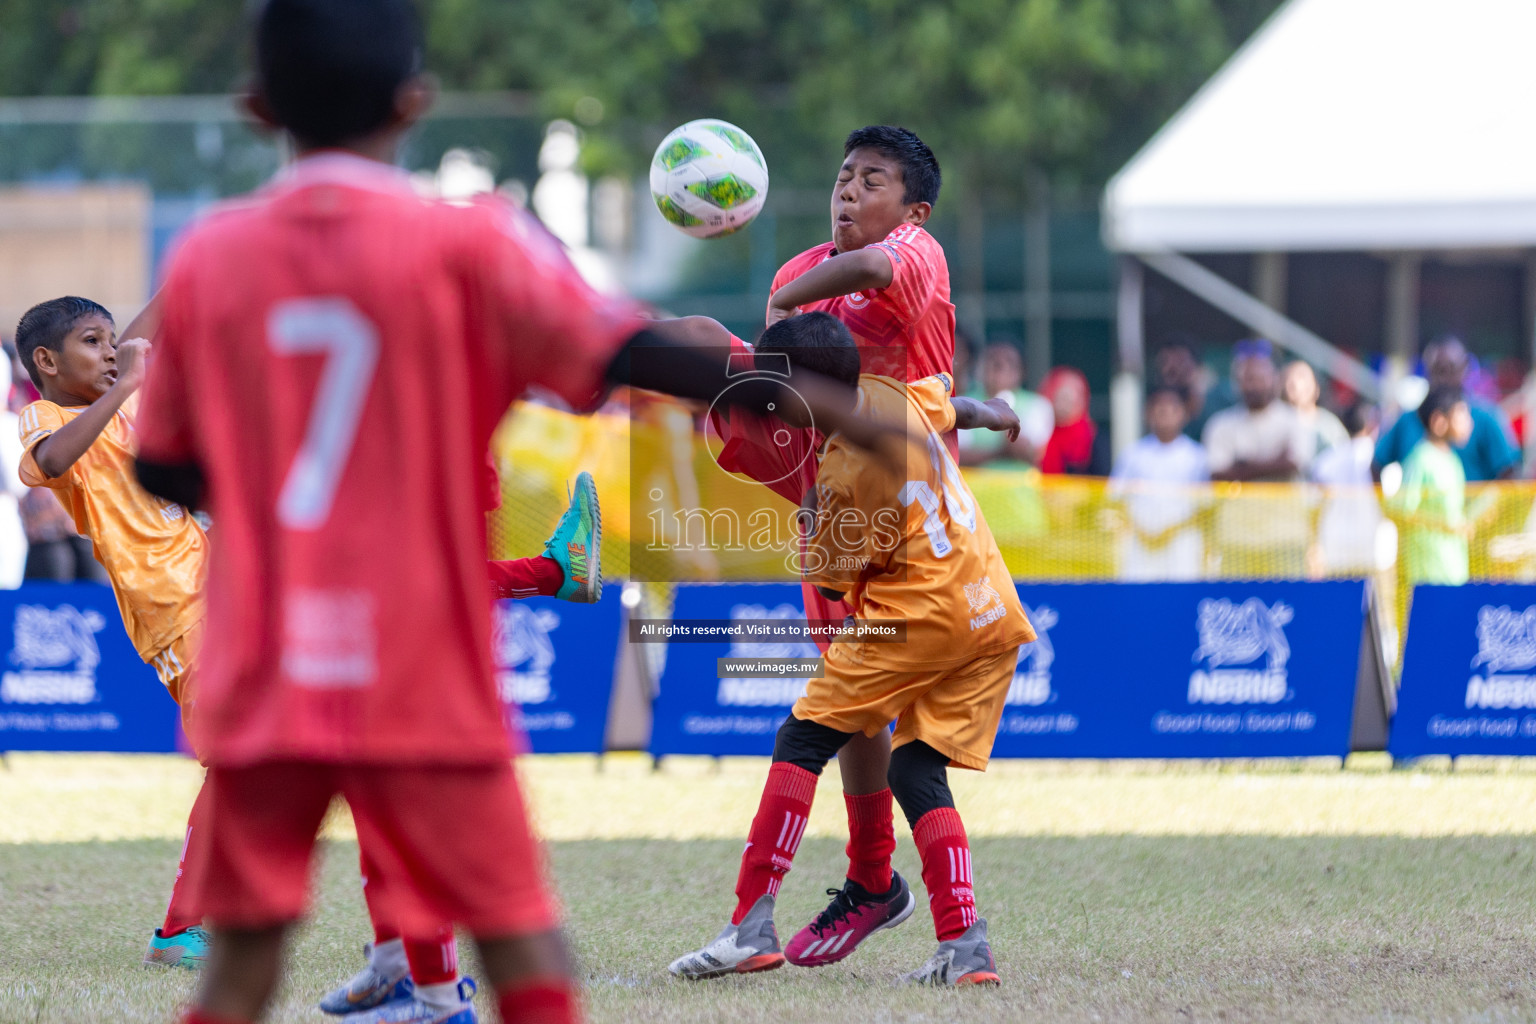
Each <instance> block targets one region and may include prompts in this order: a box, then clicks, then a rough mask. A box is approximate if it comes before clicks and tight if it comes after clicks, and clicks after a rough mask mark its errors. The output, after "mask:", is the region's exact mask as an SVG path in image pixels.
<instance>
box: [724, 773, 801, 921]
mask: <svg viewBox="0 0 1536 1024" xmlns="http://www.w3.org/2000/svg"><path fill="white" fill-rule="evenodd" d="M815 798H816V776H814V775H812V774H811V773H810V772H808V771H806V770H805V769H804V768H797V767H795V766H794V765H792V764H790V763H788V762H787V761H776V762H774V765H773V767H772V768H769V769H768V781H767V782H766V783H764V785H763V799H762V802H760V803H759V804H758V805H757V817H755V818H753V819H752V831H750V832H748V833H747V848H746V849H745V850H743V851H742V854H741V871H740V873H739V874H737V876H736V912H735V913H734V914H732V915H731V923H732V924H740V923H741V919H742V918H744V917H746V916H747V911H749V910H751V909H752V904H754V903H756V902H757V901H758V900H759V899H761V898H762V897H763V896H764V895H770V896H777V895H778V893H779V883H781V882H783V881H784V876H785V875H786V874H788V873H789V868H790V865H791V864H792V863H793V862H794V859H795V851H796V850H798V849H799V848H800V840H801V838H802V837H803V836H804V835H805V825H806V822H807V821H809V820H810V817H811V801H812V800H814V799H815Z"/></svg>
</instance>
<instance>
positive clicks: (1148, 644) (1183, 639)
mask: <svg viewBox="0 0 1536 1024" xmlns="http://www.w3.org/2000/svg"><path fill="white" fill-rule="evenodd" d="M1018 591H1019V596H1020V599H1021V600H1022V602H1023V603H1024V606H1025V608H1026V611H1027V613H1028V614H1029V616H1030V619H1031V621H1032V622H1033V623H1034V624H1035V630H1036V632H1037V633H1038V634H1039V636H1040V639H1039V640H1037V641H1036V642H1035V643H1033V644H1029V645H1027V646H1025V647H1023V648H1021V649H1020V654H1019V664H1018V669H1017V671H1016V672H1015V674H1014V677H1013V681H1012V684H1011V686H1010V689H1009V694H1008V700H1007V706H1006V707H1005V709H1004V712H1003V716H1002V721H1001V722H1000V723H999V728H998V736H997V742H996V746H995V747H994V750H993V754H994V756H996V757H1306V756H1324V755H1332V756H1343V755H1345V754H1346V753H1348V751H1349V734H1350V716H1351V712H1352V708H1353V701H1354V692H1355V677H1356V670H1357V667H1358V656H1359V650H1360V631H1361V625H1362V622H1363V621H1364V584H1363V583H1360V582H1358V581H1356V582H1349V581H1340V582H1323V583H1222V582H1213V583H1156V584H1125V583H1084V584H1026V585H1020V586H1019V587H1018ZM799 602H800V591H799V588H798V587H795V586H792V585H783V584H779V585H714V586H703V585H700V586H684V587H679V588H678V596H677V605H676V609H675V611H674V616H675V617H676V618H677V619H687V620H698V621H710V620H715V621H721V622H725V623H730V622H742V621H747V622H750V621H762V620H772V619H776V618H782V619H794V618H798V617H799V616H800V615H801V614H802V613H801V610H800V609H801V605H800V603H799ZM817 653H818V652H817V651H816V649H815V646H814V645H813V644H809V643H805V644H792V643H783V642H775V643H768V644H764V643H753V642H751V641H748V640H744V639H739V640H729V641H724V640H722V641H719V642H714V643H676V642H674V643H671V644H669V646H668V650H667V666H666V671H665V673H664V674H663V676H662V681H661V687H660V694H659V695H658V698H657V701H656V717H655V727H654V731H653V734H652V740H651V751H652V753H655V754H767V753H770V752H771V751H772V749H773V734H774V732H775V731H776V730H777V729H778V726H779V724H780V723H781V722H782V721H783V720H784V717H785V715H787V714H788V713H789V709H790V706H791V705H792V704H793V703H794V701H795V699H796V698H797V697H798V696H799V695H800V694H801V693H803V692H804V686H805V680H804V679H803V678H800V679H794V678H780V677H774V676H764V677H758V678H751V677H748V678H739V677H736V678H722V677H721V676H720V675H719V674H718V672H717V670H716V666H717V664H718V661H719V659H721V658H753V657H755V658H761V659H776V658H796V657H814V656H815V655H816V654H817Z"/></svg>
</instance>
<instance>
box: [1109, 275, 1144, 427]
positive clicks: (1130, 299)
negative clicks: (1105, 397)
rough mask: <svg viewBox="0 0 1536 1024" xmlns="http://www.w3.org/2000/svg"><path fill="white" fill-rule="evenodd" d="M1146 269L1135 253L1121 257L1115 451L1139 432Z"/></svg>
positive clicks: (1112, 398)
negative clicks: (1143, 299) (1131, 255)
mask: <svg viewBox="0 0 1536 1024" xmlns="http://www.w3.org/2000/svg"><path fill="white" fill-rule="evenodd" d="M1145 288H1146V273H1145V272H1144V271H1143V270H1142V266H1141V263H1140V262H1138V261H1137V260H1136V259H1135V258H1134V257H1130V256H1122V257H1121V258H1120V291H1119V295H1118V296H1117V297H1116V302H1115V331H1116V334H1117V335H1118V342H1119V350H1120V369H1119V371H1118V372H1116V374H1115V379H1114V383H1113V384H1111V385H1110V389H1109V430H1110V443H1111V446H1112V447H1113V449H1114V453H1115V455H1116V456H1117V457H1118V456H1119V454H1120V453H1121V452H1123V451H1125V450H1126V449H1127V448H1129V447H1130V446H1131V445H1133V444H1135V443H1136V439H1137V438H1138V437H1140V436H1141V406H1142V394H1143V393H1144V391H1145V382H1146V339H1145V337H1144V329H1143V313H1142V296H1143V294H1144V291H1145Z"/></svg>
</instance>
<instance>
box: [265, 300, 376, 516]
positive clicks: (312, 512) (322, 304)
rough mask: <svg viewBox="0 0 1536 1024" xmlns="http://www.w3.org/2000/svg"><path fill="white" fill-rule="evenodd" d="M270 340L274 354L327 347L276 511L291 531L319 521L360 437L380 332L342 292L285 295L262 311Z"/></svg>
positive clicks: (305, 351)
mask: <svg viewBox="0 0 1536 1024" xmlns="http://www.w3.org/2000/svg"><path fill="white" fill-rule="evenodd" d="M267 344H268V345H269V346H270V347H271V349H272V351H274V352H276V353H277V354H278V355H284V356H296V355H307V354H310V353H314V352H323V353H325V356H326V359H325V366H324V368H323V369H322V370H321V371H320V386H319V388H318V389H316V391H315V403H314V406H313V407H312V408H311V409H310V412H309V425H308V426H307V427H306V428H305V430H304V443H303V444H302V445H300V446H299V453H298V455H297V456H295V457H294V460H293V465H292V466H291V467H290V468H289V470H288V476H287V478H286V479H285V480H284V481H283V491H282V494H281V495H279V496H278V499H277V518H278V521H279V522H281V523H282V524H283V525H284V526H286V527H288V528H289V529H291V530H316V529H319V528H320V527H321V526H322V525H324V523H325V521H326V519H328V518H329V517H330V514H331V504H332V502H334V501H335V499H336V485H337V483H338V482H339V481H340V479H341V471H342V468H343V467H344V466H345V465H346V462H347V457H348V456H350V455H351V454H352V443H353V442H354V441H355V440H356V439H357V423H358V420H360V419H361V418H362V414H363V402H364V400H365V399H366V398H367V397H368V388H369V386H370V385H371V384H372V383H373V371H374V367H375V366H376V365H377V364H378V361H379V332H378V331H377V330H376V329H375V328H374V326H373V324H371V323H369V321H368V318H367V317H365V316H363V314H362V313H360V312H358V310H357V307H356V306H354V305H352V303H351V302H349V301H348V300H346V299H344V298H339V297H327V298H316V299H289V300H287V301H286V302H279V303H278V304H277V305H276V306H274V307H272V312H271V313H270V314H268V316H267Z"/></svg>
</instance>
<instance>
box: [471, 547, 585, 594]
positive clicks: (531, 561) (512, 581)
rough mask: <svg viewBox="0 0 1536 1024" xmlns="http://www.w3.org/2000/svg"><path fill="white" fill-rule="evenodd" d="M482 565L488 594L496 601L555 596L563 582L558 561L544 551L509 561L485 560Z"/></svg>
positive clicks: (563, 578) (563, 575)
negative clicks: (547, 555) (483, 565)
mask: <svg viewBox="0 0 1536 1024" xmlns="http://www.w3.org/2000/svg"><path fill="white" fill-rule="evenodd" d="M485 569H486V572H487V573H488V574H489V575H490V578H491V597H492V598H494V599H495V600H498V601H500V600H505V599H507V598H513V599H517V600H520V599H522V598H525V597H534V596H542V597H554V596H555V594H556V593H558V592H559V590H560V586H561V584H563V583H564V582H565V572H564V570H562V569H561V568H560V563H558V562H556V561H555V560H554V559H553V558H545V557H544V556H543V555H535V556H534V557H532V558H514V559H513V560H512V561H510V562H486V563H485Z"/></svg>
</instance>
